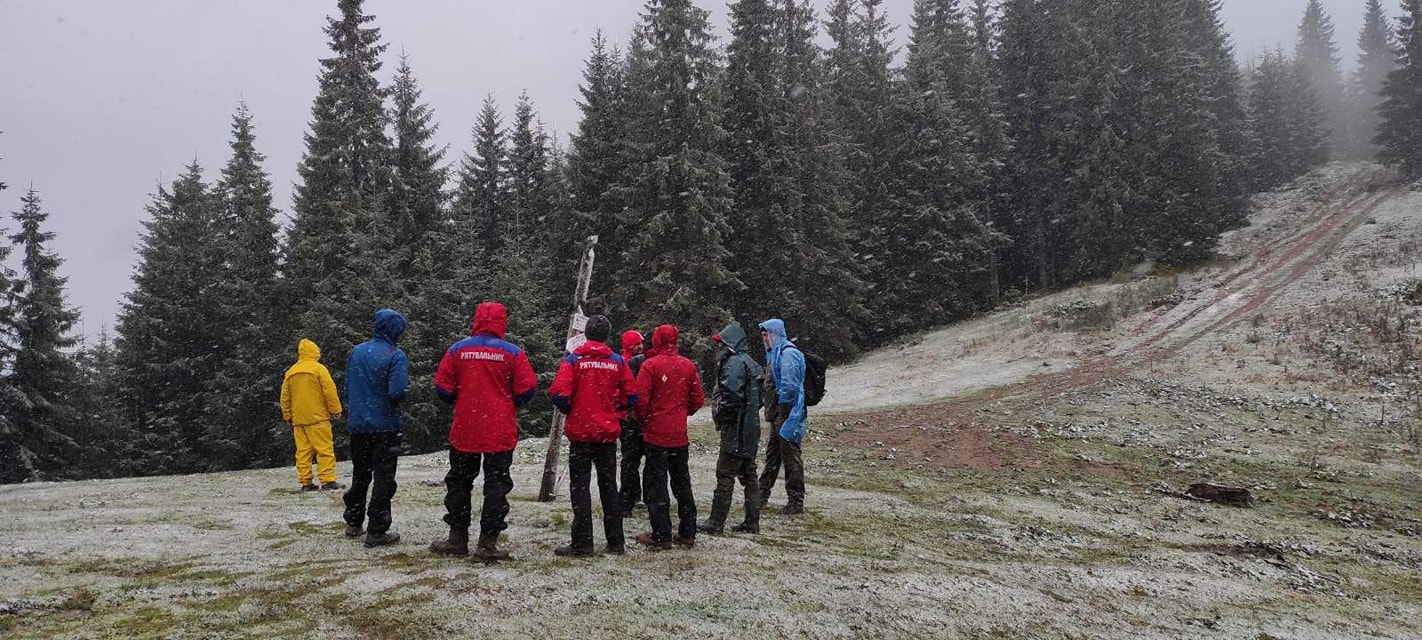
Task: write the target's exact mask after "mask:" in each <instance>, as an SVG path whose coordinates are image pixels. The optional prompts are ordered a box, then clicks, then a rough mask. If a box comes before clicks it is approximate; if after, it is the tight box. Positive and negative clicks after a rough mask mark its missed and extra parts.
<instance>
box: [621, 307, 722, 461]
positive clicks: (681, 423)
mask: <svg viewBox="0 0 1422 640" xmlns="http://www.w3.org/2000/svg"><path fill="white" fill-rule="evenodd" d="M680 337H681V333H680V332H679V331H677V328H676V327H674V326H672V325H669V324H664V325H662V326H660V327H657V330H656V331H654V332H653V333H652V351H651V352H650V354H649V355H648V356H647V361H646V362H644V363H642V370H641V371H639V372H638V373H637V397H638V398H639V400H638V402H637V417H638V418H640V419H641V420H642V439H643V440H644V441H646V443H647V444H650V445H652V446H656V447H662V448H664V449H674V448H677V447H685V446H687V445H688V444H691V440H690V438H688V437H687V435H686V419H687V417H689V416H691V415H692V414H694V413H696V412H697V411H699V410H700V409H701V406H702V405H704V404H706V393H705V392H704V391H703V390H702V389H701V376H700V375H699V374H697V372H696V365H695V364H692V362H691V361H690V360H687V359H686V358H684V357H682V356H681V355H680V354H678V353H677V346H676V343H677V340H678V339H679V338H680Z"/></svg>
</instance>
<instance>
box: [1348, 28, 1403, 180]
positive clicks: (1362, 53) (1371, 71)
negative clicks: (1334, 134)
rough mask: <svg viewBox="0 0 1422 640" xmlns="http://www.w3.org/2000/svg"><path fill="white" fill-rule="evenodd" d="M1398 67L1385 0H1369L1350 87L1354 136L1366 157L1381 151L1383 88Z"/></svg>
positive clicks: (1359, 37) (1359, 36)
mask: <svg viewBox="0 0 1422 640" xmlns="http://www.w3.org/2000/svg"><path fill="white" fill-rule="evenodd" d="M1396 68H1397V52H1396V48H1395V43H1394V41H1393V37H1392V28H1391V27H1389V26H1388V24H1387V14H1385V13H1384V12H1383V6H1382V0H1368V2H1367V5H1366V6H1365V7H1364V11H1363V28H1362V30H1361V31H1359V33H1358V66H1357V68H1356V69H1354V70H1353V83H1352V86H1351V87H1350V88H1351V89H1352V101H1353V112H1352V115H1351V118H1350V119H1351V121H1352V123H1353V128H1352V129H1351V131H1352V139H1353V140H1355V141H1356V142H1357V143H1358V144H1359V145H1360V148H1359V149H1358V151H1359V152H1360V154H1361V155H1362V156H1363V157H1369V158H1370V157H1373V156H1375V155H1377V152H1378V147H1377V145H1376V144H1374V143H1373V136H1374V135H1376V133H1377V128H1378V124H1379V123H1380V122H1381V118H1380V117H1379V115H1378V107H1379V105H1381V104H1382V100H1383V96H1382V90H1383V85H1384V84H1386V83H1387V76H1388V74H1390V73H1392V71H1393V69H1396Z"/></svg>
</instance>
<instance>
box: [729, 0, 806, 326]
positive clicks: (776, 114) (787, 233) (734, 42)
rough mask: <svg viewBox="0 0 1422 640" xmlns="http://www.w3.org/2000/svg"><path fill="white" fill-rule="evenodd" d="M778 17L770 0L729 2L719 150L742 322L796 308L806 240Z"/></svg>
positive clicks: (737, 305) (738, 313)
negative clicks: (729, 198)
mask: <svg viewBox="0 0 1422 640" xmlns="http://www.w3.org/2000/svg"><path fill="white" fill-rule="evenodd" d="M783 23H784V16H783V15H777V11H776V10H775V8H774V7H772V3H771V0H738V1H737V2H735V3H733V4H732V5H731V42H730V45H729V46H728V47H727V50H726V54H727V60H726V62H727V67H726V80H725V96H726V104H725V120H724V122H725V129H726V136H725V138H724V139H725V143H726V144H725V147H724V151H723V152H722V155H723V156H724V157H725V159H726V165H727V168H728V172H729V175H730V178H731V187H732V189H733V190H734V204H733V206H732V207H731V208H730V212H729V216H728V219H727V223H728V226H729V227H730V233H729V234H728V235H726V239H725V245H726V249H727V250H728V251H730V253H731V255H732V256H733V260H732V261H731V264H732V265H733V270H734V271H735V274H736V277H737V278H738V279H739V280H740V281H741V283H742V284H744V285H745V286H744V287H743V288H741V289H740V290H739V291H737V292H735V293H736V295H735V296H734V297H733V300H734V303H733V307H734V309H735V311H736V316H737V320H739V321H740V322H741V323H742V324H743V325H744V326H747V327H753V326H755V325H756V324H757V323H758V322H759V321H761V320H764V319H766V318H770V317H774V316H778V315H790V314H789V313H788V312H790V311H796V312H798V311H799V309H797V308H796V307H799V306H800V305H799V302H800V294H801V291H800V290H799V284H800V283H799V279H800V278H799V275H800V274H801V273H802V272H803V270H804V265H803V257H804V248H805V247H806V246H807V244H808V241H807V239H806V237H805V229H804V228H803V227H802V226H801V224H802V220H801V219H800V217H799V216H798V215H796V214H797V213H798V211H797V209H798V207H799V202H800V201H801V200H803V194H802V193H801V192H800V190H799V187H800V185H798V184H795V180H794V176H792V166H791V165H792V164H793V163H795V162H796V160H797V159H796V158H794V157H793V153H794V152H793V149H791V148H790V142H791V141H790V136H791V135H793V132H791V131H790V130H789V129H788V127H789V126H790V124H791V123H790V121H789V120H790V113H789V108H790V102H789V100H790V98H789V96H788V95H786V93H785V89H786V88H788V87H785V88H782V86H781V83H780V76H781V73H782V70H783V69H784V68H785V66H786V52H785V49H784V46H783V44H782V43H781V42H780V41H779V40H778V38H777V37H776V36H777V30H778V29H777V28H778V27H779V26H780V25H782V24H783ZM795 315H799V314H798V313H796V314H795ZM786 319H787V321H790V322H791V326H796V325H797V324H799V323H796V322H794V320H796V319H798V318H793V317H791V318H786ZM819 320H820V321H821V322H823V321H826V320H827V319H819Z"/></svg>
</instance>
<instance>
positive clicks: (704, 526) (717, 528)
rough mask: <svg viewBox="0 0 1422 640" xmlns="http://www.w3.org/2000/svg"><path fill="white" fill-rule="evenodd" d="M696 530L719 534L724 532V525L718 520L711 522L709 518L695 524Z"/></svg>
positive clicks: (714, 534)
mask: <svg viewBox="0 0 1422 640" xmlns="http://www.w3.org/2000/svg"><path fill="white" fill-rule="evenodd" d="M696 530H697V531H700V532H701V533H709V534H711V535H713V536H719V535H721V534H723V533H725V532H726V525H724V524H721V523H719V522H712V521H710V520H702V521H701V523H700V524H698V525H696Z"/></svg>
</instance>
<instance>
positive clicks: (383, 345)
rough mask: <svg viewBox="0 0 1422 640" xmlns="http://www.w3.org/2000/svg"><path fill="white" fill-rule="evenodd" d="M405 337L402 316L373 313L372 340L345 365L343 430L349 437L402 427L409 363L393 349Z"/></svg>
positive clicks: (408, 384)
mask: <svg viewBox="0 0 1422 640" xmlns="http://www.w3.org/2000/svg"><path fill="white" fill-rule="evenodd" d="M403 333H405V316H402V315H400V313H399V312H398V311H393V310H390V309H381V310H380V311H377V312H376V313H375V336H374V337H372V338H371V339H370V340H367V341H365V342H363V343H361V344H358V345H356V348H355V349H352V350H351V357H350V360H348V361H347V362H346V411H347V412H348V413H349V416H350V417H349V419H348V420H347V422H346V428H347V429H349V430H350V432H351V433H385V432H390V431H399V430H400V427H401V426H402V419H401V416H400V403H401V402H402V401H404V399H405V393H406V392H407V391H409V389H410V361H409V360H408V359H407V358H406V357H405V352H404V351H401V350H400V349H399V348H398V347H396V346H395V345H396V344H397V343H398V342H400V335H401V334H403Z"/></svg>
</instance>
